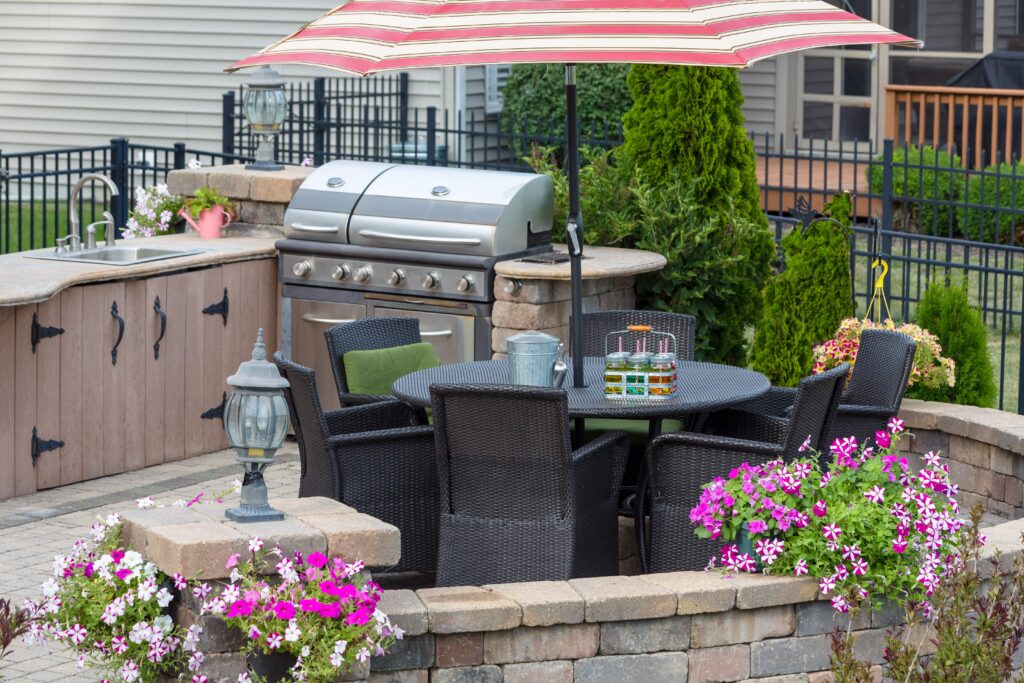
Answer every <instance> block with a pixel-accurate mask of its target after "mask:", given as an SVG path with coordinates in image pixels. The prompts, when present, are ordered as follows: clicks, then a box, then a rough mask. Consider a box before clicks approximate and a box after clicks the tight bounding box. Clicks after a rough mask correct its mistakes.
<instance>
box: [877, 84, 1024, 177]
mask: <svg viewBox="0 0 1024 683" xmlns="http://www.w3.org/2000/svg"><path fill="white" fill-rule="evenodd" d="M1022 114H1024V90H996V89H992V88H953V87H944V86H917V85H889V86H886V108H885V137H887V138H892V139H893V140H895V141H896V145H897V146H900V145H907V144H912V145H917V146H922V145H931V146H933V147H942V148H945V149H949V150H952V149H954V148H955V149H956V151H957V153H958V154H959V155H960V156H961V157H962V159H963V165H964V166H965V167H968V166H969V167H972V168H982V167H984V166H988V165H990V164H995V163H999V162H1003V161H1011V160H1015V159H1020V158H1021V157H1022V154H1021V152H1022V149H1021V147H1022V144H1024V115H1022Z"/></svg>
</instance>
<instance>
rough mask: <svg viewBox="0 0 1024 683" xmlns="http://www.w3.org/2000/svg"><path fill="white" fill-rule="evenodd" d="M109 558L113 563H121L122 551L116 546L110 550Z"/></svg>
mask: <svg viewBox="0 0 1024 683" xmlns="http://www.w3.org/2000/svg"><path fill="white" fill-rule="evenodd" d="M110 559H112V560H113V561H114V564H121V560H123V559H124V551H123V550H121V549H120V548H116V549H114V550H111V551H110Z"/></svg>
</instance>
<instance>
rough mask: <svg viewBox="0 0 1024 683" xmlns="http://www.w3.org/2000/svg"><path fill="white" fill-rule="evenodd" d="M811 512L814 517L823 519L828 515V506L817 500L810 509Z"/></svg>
mask: <svg viewBox="0 0 1024 683" xmlns="http://www.w3.org/2000/svg"><path fill="white" fill-rule="evenodd" d="M811 512H813V513H814V516H815V517H824V516H825V515H827V514H828V505H827V504H826V503H825V501H823V500H819V501H818V502H817V503H815V504H814V507H813V508H811ZM826 538H827V536H826Z"/></svg>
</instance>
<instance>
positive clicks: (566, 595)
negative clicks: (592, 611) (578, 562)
mask: <svg viewBox="0 0 1024 683" xmlns="http://www.w3.org/2000/svg"><path fill="white" fill-rule="evenodd" d="M484 588H486V589H487V590H489V591H492V592H494V593H497V594H498V595H501V596H503V597H506V598H509V599H510V600H512V601H514V602H516V603H517V604H518V605H519V607H520V608H521V609H522V611H523V626H552V625H554V624H578V623H580V622H581V621H583V613H584V602H583V598H582V597H581V596H580V594H579V593H577V592H576V591H574V590H573V589H572V586H570V585H569V583H568V582H567V581H531V582H527V583H499V584H492V585H487V586H484Z"/></svg>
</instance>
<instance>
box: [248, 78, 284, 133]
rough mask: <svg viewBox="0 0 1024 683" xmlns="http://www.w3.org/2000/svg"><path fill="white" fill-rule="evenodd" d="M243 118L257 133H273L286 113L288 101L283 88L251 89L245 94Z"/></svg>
mask: <svg viewBox="0 0 1024 683" xmlns="http://www.w3.org/2000/svg"><path fill="white" fill-rule="evenodd" d="M244 104H245V117H246V118H247V119H248V120H249V125H250V126H252V129H253V130H254V131H256V132H259V133H268V132H274V131H276V130H277V129H278V128H280V127H281V124H282V123H283V122H284V118H285V116H286V115H287V113H288V99H287V98H286V97H285V94H284V89H283V88H253V87H250V88H249V90H248V92H246V93H245V100H244Z"/></svg>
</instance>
